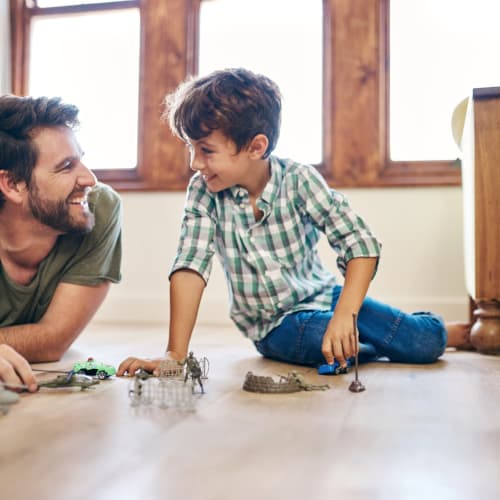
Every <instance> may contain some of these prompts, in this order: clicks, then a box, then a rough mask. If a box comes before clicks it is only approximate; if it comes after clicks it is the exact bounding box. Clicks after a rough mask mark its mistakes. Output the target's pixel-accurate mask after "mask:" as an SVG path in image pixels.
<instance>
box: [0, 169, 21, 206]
mask: <svg viewBox="0 0 500 500" xmlns="http://www.w3.org/2000/svg"><path fill="white" fill-rule="evenodd" d="M26 190H27V186H26V182H24V181H18V182H16V181H15V180H14V178H13V177H12V174H11V173H10V172H9V171H8V170H0V191H1V192H2V194H3V195H4V197H5V198H6V199H7V200H10V201H11V202H12V203H17V204H18V203H22V201H23V194H24V193H25V192H26Z"/></svg>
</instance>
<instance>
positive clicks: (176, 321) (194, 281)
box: [116, 269, 206, 376]
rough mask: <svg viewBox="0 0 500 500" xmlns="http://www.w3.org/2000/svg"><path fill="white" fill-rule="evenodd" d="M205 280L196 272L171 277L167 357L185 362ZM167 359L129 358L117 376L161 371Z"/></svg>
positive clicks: (182, 270)
mask: <svg viewBox="0 0 500 500" xmlns="http://www.w3.org/2000/svg"><path fill="white" fill-rule="evenodd" d="M205 286H206V283H205V280H204V279H203V278H202V277H201V276H200V275H199V274H198V273H197V272H195V271H191V270H189V269H179V270H178V271H175V272H174V273H173V274H172V276H171V278H170V328H169V339H168V347H167V352H166V357H167V358H170V359H174V360H176V361H181V360H183V359H185V357H186V355H187V352H188V346H189V341H190V339H191V333H192V332H193V328H194V325H195V322H196V317H197V316H198V308H199V306H200V302H201V297H202V295H203V290H204V289H205ZM162 359H164V358H156V359H142V358H134V357H130V358H127V359H126V360H125V361H122V362H121V363H120V366H119V367H118V371H117V373H116V374H117V375H118V376H122V375H125V374H126V373H127V374H128V375H134V373H135V372H136V371H137V370H139V369H141V368H142V369H144V370H147V371H149V372H158V370H159V367H160V362H161V361H162Z"/></svg>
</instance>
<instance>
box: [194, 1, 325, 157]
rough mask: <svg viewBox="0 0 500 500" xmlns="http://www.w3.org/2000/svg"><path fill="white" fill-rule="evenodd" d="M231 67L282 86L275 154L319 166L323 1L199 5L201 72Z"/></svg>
mask: <svg viewBox="0 0 500 500" xmlns="http://www.w3.org/2000/svg"><path fill="white" fill-rule="evenodd" d="M229 67H245V68H247V69H250V70H252V71H255V72H258V73H262V74H264V75H266V76H268V77H270V78H272V79H273V80H274V81H275V82H276V83H277V84H278V85H279V86H280V89H281V92H282V94H283V117H282V127H281V136H280V140H279V142H278V146H277V148H276V150H275V153H276V154H277V155H281V156H285V157H290V158H293V159H294V160H297V161H301V162H304V163H321V161H322V155H323V152H322V132H323V127H322V109H323V94H322V92H323V90H322V89H323V73H322V67H323V11H322V1H321V0H287V1H283V0H205V1H202V2H201V9H200V59H199V72H200V74H202V75H203V74H206V73H209V72H210V71H213V70H216V69H223V68H229Z"/></svg>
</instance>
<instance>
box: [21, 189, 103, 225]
mask: <svg viewBox="0 0 500 500" xmlns="http://www.w3.org/2000/svg"><path fill="white" fill-rule="evenodd" d="M39 193H40V190H39V189H38V186H37V185H36V183H33V184H32V186H31V187H30V190H29V205H30V208H31V212H32V214H33V217H35V219H37V220H38V221H40V222H41V223H42V224H45V225H46V226H49V227H51V228H52V229H55V230H56V231H61V232H62V233H66V234H86V233H89V232H90V231H92V229H93V228H94V224H95V217H94V214H93V213H91V212H88V213H86V214H82V217H81V220H75V219H74V218H73V217H72V216H71V214H70V205H69V202H68V199H69V198H70V197H71V196H74V193H72V194H71V195H70V196H69V197H68V198H67V199H66V200H58V201H52V200H44V199H42V198H41V197H40V195H39Z"/></svg>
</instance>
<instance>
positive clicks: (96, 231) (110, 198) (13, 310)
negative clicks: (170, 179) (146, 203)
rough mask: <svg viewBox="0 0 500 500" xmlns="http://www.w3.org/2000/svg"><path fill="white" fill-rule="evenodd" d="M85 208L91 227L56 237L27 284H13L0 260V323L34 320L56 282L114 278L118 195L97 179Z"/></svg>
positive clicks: (94, 282) (117, 272)
mask: <svg viewBox="0 0 500 500" xmlns="http://www.w3.org/2000/svg"><path fill="white" fill-rule="evenodd" d="M89 208H90V210H91V211H92V212H93V213H94V215H95V226H94V228H93V229H92V231H91V232H90V233H88V234H85V235H67V234H63V235H61V236H59V238H58V239H57V241H56V244H55V245H54V247H53V248H52V250H51V251H50V253H49V254H48V255H47V257H45V259H44V260H43V261H42V262H41V263H40V266H39V268H38V272H37V274H36V275H35V277H34V278H33V281H32V282H31V283H30V284H29V285H26V286H24V285H19V284H18V283H14V282H13V281H12V280H11V279H10V278H9V277H8V276H7V274H6V273H5V272H4V269H3V266H2V263H1V262H0V327H2V326H11V325H20V324H27V323H37V322H38V321H39V320H40V318H41V317H42V316H43V315H44V314H45V311H46V310H47V308H48V307H49V304H50V301H51V300H52V297H53V295H54V292H55V290H56V288H57V285H58V284H59V283H73V284H76V285H89V286H92V285H98V284H99V283H101V282H102V281H104V280H109V281H112V282H114V283H118V282H119V281H120V279H121V275H120V264H121V202H120V198H119V196H118V194H117V193H116V192H115V191H113V190H112V189H111V188H110V187H109V186H107V185H105V184H100V183H99V184H97V186H96V187H95V188H94V189H92V191H91V192H90V194H89ZM75 307H78V305H77V304H75Z"/></svg>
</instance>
